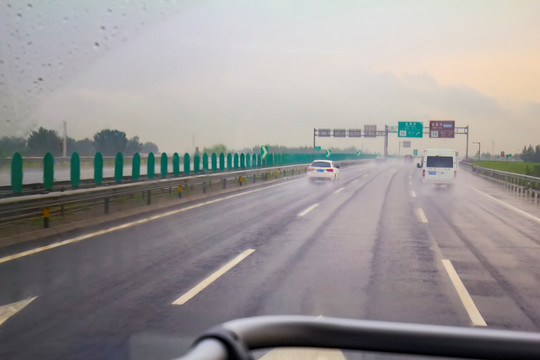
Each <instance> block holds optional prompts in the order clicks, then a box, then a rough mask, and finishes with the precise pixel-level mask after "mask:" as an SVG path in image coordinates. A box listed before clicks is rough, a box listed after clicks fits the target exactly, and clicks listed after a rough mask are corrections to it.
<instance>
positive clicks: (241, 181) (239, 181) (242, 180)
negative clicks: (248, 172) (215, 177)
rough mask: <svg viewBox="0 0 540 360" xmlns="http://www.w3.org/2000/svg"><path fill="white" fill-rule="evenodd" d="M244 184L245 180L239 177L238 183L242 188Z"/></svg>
mask: <svg viewBox="0 0 540 360" xmlns="http://www.w3.org/2000/svg"><path fill="white" fill-rule="evenodd" d="M243 182H244V178H243V177H241V176H239V177H238V183H239V184H240V186H242V183H243Z"/></svg>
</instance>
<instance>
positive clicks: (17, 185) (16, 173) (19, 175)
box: [11, 152, 23, 194]
mask: <svg viewBox="0 0 540 360" xmlns="http://www.w3.org/2000/svg"><path fill="white" fill-rule="evenodd" d="M22 185H23V160H22V156H21V154H19V153H18V152H16V153H15V154H13V156H12V157H11V191H13V193H14V194H18V193H20V192H21V191H22Z"/></svg>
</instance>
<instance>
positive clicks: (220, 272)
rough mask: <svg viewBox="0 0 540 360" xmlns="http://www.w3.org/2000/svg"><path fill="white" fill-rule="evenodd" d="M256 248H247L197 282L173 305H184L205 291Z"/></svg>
mask: <svg viewBox="0 0 540 360" xmlns="http://www.w3.org/2000/svg"><path fill="white" fill-rule="evenodd" d="M254 251H255V250H254V249H247V250H246V251H244V252H243V253H241V254H240V255H238V256H237V257H235V258H234V259H232V260H231V261H229V262H228V263H227V264H225V265H223V266H222V267H221V268H220V269H219V270H217V271H216V272H214V273H213V274H212V275H210V276H208V277H207V278H206V279H204V280H203V281H201V282H200V283H199V284H197V285H196V286H195V287H194V288H192V289H191V290H189V291H188V292H187V293H185V294H184V295H182V296H180V297H179V298H178V299H176V300H175V301H173V302H172V304H171V305H184V304H185V303H187V302H188V301H189V300H191V299H193V297H195V295H197V294H198V293H200V292H201V291H203V290H204V289H205V288H207V287H208V286H209V285H210V284H212V283H213V282H214V281H216V280H217V279H219V278H220V277H221V276H222V275H223V274H225V273H226V272H227V271H229V270H231V269H232V268H233V267H235V266H236V265H238V264H239V263H240V262H241V261H242V260H244V259H245V258H247V257H248V256H249V255H251V254H252V253H253V252H254Z"/></svg>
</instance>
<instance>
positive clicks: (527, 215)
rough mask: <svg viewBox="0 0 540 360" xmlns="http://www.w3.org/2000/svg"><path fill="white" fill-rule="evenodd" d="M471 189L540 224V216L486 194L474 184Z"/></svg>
mask: <svg viewBox="0 0 540 360" xmlns="http://www.w3.org/2000/svg"><path fill="white" fill-rule="evenodd" d="M471 189H473V190H474V191H476V192H477V193H479V194H482V195H484V196H485V197H487V198H488V199H490V200H492V201H494V202H496V203H497V204H499V205H502V206H504V207H505V208H507V209H509V210H512V211H513V212H515V213H516V214H519V215H521V216H524V217H526V218H528V219H531V220H532V221H536V222H537V223H539V224H540V218H537V217H536V216H534V215H532V214H529V213H528V212H526V211H523V210H521V209H518V208H517V207H515V206H512V205H510V204H507V203H505V202H504V201H502V200H499V199H497V198H494V197H493V196H491V195H489V194H486V193H485V192H483V191H480V190H478V189H477V188H475V187H474V186H471Z"/></svg>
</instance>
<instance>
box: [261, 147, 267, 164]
mask: <svg viewBox="0 0 540 360" xmlns="http://www.w3.org/2000/svg"><path fill="white" fill-rule="evenodd" d="M267 155H268V145H263V146H261V159H263V160H264V159H266V156H267Z"/></svg>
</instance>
